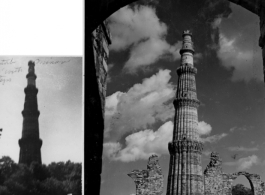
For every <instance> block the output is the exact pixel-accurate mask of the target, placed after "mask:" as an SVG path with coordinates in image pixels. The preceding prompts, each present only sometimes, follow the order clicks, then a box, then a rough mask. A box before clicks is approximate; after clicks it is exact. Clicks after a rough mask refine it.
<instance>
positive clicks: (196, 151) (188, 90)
mask: <svg viewBox="0 0 265 195" xmlns="http://www.w3.org/2000/svg"><path fill="white" fill-rule="evenodd" d="M191 37H192V34H191V32H190V31H184V33H183V44H182V49H181V50H180V54H181V64H180V67H179V68H178V69H177V74H178V86H177V92H176V97H175V100H174V107H175V119H174V120H175V121H174V130H173V139H172V142H170V143H169V144H168V150H169V153H170V164H169V174H168V186H167V195H176V194H197V195H199V194H203V175H202V167H201V154H202V150H203V144H202V143H201V142H200V140H199V135H198V111H197V109H198V107H199V105H200V102H199V100H198V99H197V92H196V81H195V75H196V74H197V69H196V68H195V67H194V65H193V54H194V49H193V43H192V40H191Z"/></svg>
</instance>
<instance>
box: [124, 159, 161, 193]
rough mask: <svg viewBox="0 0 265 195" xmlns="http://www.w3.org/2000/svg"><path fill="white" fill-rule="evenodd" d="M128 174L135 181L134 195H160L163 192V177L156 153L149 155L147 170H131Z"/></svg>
mask: <svg viewBox="0 0 265 195" xmlns="http://www.w3.org/2000/svg"><path fill="white" fill-rule="evenodd" d="M128 176H129V177H131V178H132V179H133V180H134V182H135V185H136V195H161V194H162V193H163V181H164V177H163V175H162V169H161V167H160V166H159V163H158V156H157V155H152V156H150V157H149V160H148V163H147V170H133V171H132V172H131V173H129V174H128Z"/></svg>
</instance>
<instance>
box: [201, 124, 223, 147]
mask: <svg viewBox="0 0 265 195" xmlns="http://www.w3.org/2000/svg"><path fill="white" fill-rule="evenodd" d="M211 131H212V126H211V125H210V124H208V123H206V122H204V121H201V122H199V123H198V133H199V136H200V141H202V142H204V143H205V142H209V143H216V142H217V141H219V140H220V139H222V138H224V137H226V136H227V134H226V133H222V134H216V135H211V136H210V135H209V134H210V133H211ZM205 136H207V137H205Z"/></svg>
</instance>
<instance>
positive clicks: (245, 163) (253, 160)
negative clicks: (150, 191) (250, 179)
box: [224, 155, 260, 171]
mask: <svg viewBox="0 0 265 195" xmlns="http://www.w3.org/2000/svg"><path fill="white" fill-rule="evenodd" d="M259 163H260V159H259V158H258V157H257V156H256V155H252V156H248V157H245V158H240V159H238V160H237V161H235V162H225V163H224V164H225V165H228V166H236V167H237V170H239V171H242V170H246V169H250V168H251V167H252V166H253V165H257V164H259Z"/></svg>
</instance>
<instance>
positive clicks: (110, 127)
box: [105, 70, 175, 140]
mask: <svg viewBox="0 0 265 195" xmlns="http://www.w3.org/2000/svg"><path fill="white" fill-rule="evenodd" d="M170 78H171V76H170V70H160V71H159V72H158V73H157V74H155V75H153V76H151V77H150V78H146V79H144V80H143V82H142V83H141V84H135V85H134V86H133V87H131V88H130V89H129V90H128V91H127V92H120V91H118V92H116V93H114V94H112V95H110V96H108V97H107V98H106V106H105V136H106V137H108V138H111V139H112V140H117V139H118V138H120V137H121V136H122V135H124V134H125V133H128V132H131V131H136V130H137V129H145V128H147V127H148V125H152V124H154V123H155V122H157V121H166V120H168V119H170V118H172V117H173V116H174V107H173V104H172V101H171V100H172V98H173V97H174V95H175V89H174V86H173V85H172V84H171V83H169V80H170Z"/></svg>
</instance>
